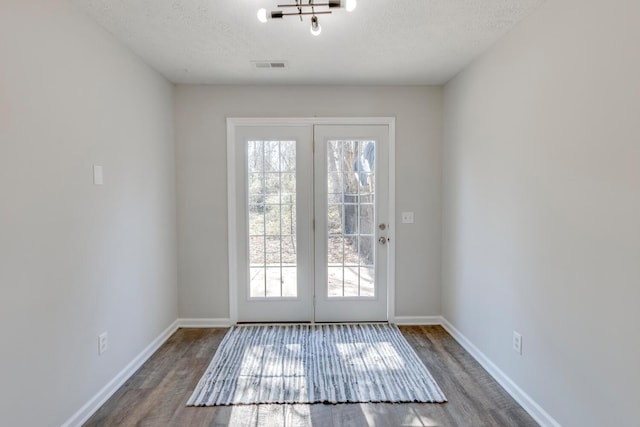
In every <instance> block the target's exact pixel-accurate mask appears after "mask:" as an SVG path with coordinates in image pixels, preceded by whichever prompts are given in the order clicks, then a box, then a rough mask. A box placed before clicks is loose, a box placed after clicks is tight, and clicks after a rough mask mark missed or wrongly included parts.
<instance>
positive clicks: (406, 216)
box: [402, 212, 413, 224]
mask: <svg viewBox="0 0 640 427" xmlns="http://www.w3.org/2000/svg"><path fill="white" fill-rule="evenodd" d="M402 223H403V224H413V212H402Z"/></svg>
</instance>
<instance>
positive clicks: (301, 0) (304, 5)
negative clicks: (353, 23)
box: [258, 0, 356, 36]
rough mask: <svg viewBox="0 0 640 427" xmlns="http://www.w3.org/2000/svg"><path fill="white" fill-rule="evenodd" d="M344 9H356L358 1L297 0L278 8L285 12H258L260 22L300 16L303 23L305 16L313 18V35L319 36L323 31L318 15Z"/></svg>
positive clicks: (262, 10) (261, 10)
mask: <svg viewBox="0 0 640 427" xmlns="http://www.w3.org/2000/svg"><path fill="white" fill-rule="evenodd" d="M341 7H344V8H345V9H347V12H351V11H352V10H353V9H355V8H356V0H324V1H323V0H320V1H318V2H316V1H314V0H295V3H292V4H279V5H278V8H281V9H284V10H273V11H271V12H269V13H267V9H265V8H262V9H260V10H258V20H259V21H260V22H267V20H269V19H282V18H284V17H285V16H298V17H299V18H300V21H303V19H302V17H303V16H305V15H306V16H311V34H313V35H314V36H317V35H319V34H320V32H321V31H322V27H321V26H320V23H319V22H318V15H328V14H330V13H331V9H338V8H341Z"/></svg>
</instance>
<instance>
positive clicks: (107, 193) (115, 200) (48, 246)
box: [0, 0, 177, 426]
mask: <svg viewBox="0 0 640 427" xmlns="http://www.w3.org/2000/svg"><path fill="white" fill-rule="evenodd" d="M0 40H1V42H0V206H1V207H0V324H2V327H3V329H2V330H3V333H2V338H1V344H0V347H1V350H0V379H1V380H0V425H3V426H59V425H61V424H62V423H63V422H64V421H65V420H67V419H69V417H71V416H72V415H73V414H74V413H75V412H76V411H77V410H78V409H80V407H81V406H82V405H83V404H85V403H86V402H87V401H88V400H89V399H90V398H91V397H92V396H94V395H95V394H96V393H97V392H98V391H99V390H100V389H101V388H102V387H103V386H104V385H105V384H106V383H107V382H108V381H109V380H111V379H112V378H113V377H114V376H115V375H116V374H117V373H118V372H119V371H120V370H122V369H123V368H124V366H125V365H126V364H127V363H129V362H130V361H132V359H133V358H134V357H135V356H136V355H138V354H139V353H140V351H141V350H142V349H144V348H145V347H146V346H147V345H148V344H149V343H151V341H152V340H153V339H154V338H156V337H157V336H158V335H159V334H160V333H161V332H162V331H163V330H164V329H165V328H167V327H168V326H169V325H170V324H171V323H172V322H173V321H174V320H175V319H176V318H177V283H176V282H177V271H176V270H177V261H176V246H177V242H176V215H175V210H176V208H175V155H174V151H175V147H174V144H173V124H172V120H173V115H172V109H173V93H172V86H171V85H170V84H169V83H168V82H167V81H166V80H165V79H163V78H162V77H160V76H159V75H158V74H157V73H156V72H154V71H152V70H150V69H149V68H148V67H147V66H145V65H143V64H142V63H141V62H140V61H139V60H138V59H137V58H136V57H134V56H133V55H132V54H130V53H129V52H128V51H127V50H125V49H124V48H122V47H120V45H118V44H117V43H115V42H114V41H113V40H112V39H111V37H110V36H108V35H107V34H106V33H104V32H103V31H102V30H100V29H99V27H98V26H97V25H96V24H95V23H93V22H91V21H89V20H88V19H86V18H85V17H84V16H83V15H81V14H80V13H78V12H77V11H76V10H75V8H74V7H73V6H70V5H69V3H68V2H66V1H63V0H54V1H52V0H28V1H24V0H13V1H12V0H3V1H2V2H0ZM94 163H97V164H101V165H103V166H104V174H105V184H104V185H103V186H101V187H99V186H93V185H92V165H93V164H94ZM102 331H108V333H109V341H110V343H109V344H110V349H109V350H108V352H107V353H105V354H104V355H103V356H102V357H98V354H97V339H98V334H99V333H101V332H102Z"/></svg>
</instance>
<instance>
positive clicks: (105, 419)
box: [85, 326, 538, 427]
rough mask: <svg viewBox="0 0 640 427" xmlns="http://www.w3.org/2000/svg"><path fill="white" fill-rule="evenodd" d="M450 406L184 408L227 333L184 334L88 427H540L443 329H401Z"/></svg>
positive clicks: (161, 351)
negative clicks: (229, 426)
mask: <svg viewBox="0 0 640 427" xmlns="http://www.w3.org/2000/svg"><path fill="white" fill-rule="evenodd" d="M400 330H401V331H402V334H403V335H404V336H405V338H406V339H407V341H408V342H409V344H411V346H412V347H413V348H414V350H415V351H416V353H417V354H418V355H419V356H420V358H421V359H422V361H423V362H424V363H425V365H426V366H427V368H428V369H429V371H430V372H431V373H432V375H433V376H434V378H435V379H436V381H437V382H438V384H439V385H440V388H441V389H442V391H443V392H444V393H445V395H446V396H447V399H448V402H447V403H443V404H437V403H436V404H434V403H396V404H392V403H388V404H387V403H366V404H339V405H324V404H315V405H244V406H222V407H203V408H193V407H186V406H185V402H186V401H187V399H188V398H189V396H191V393H192V391H193V389H194V388H195V386H196V384H197V382H198V380H199V379H200V377H201V376H202V374H203V373H204V371H205V369H206V368H207V366H208V365H209V362H210V361H211V358H212V357H213V354H214V352H215V350H216V348H218V345H219V344H220V341H221V340H222V337H223V336H224V334H225V332H226V329H223V328H216V329H179V330H178V331H176V333H175V334H173V335H172V336H171V337H170V338H169V340H167V342H166V343H165V344H164V345H163V346H162V347H161V348H160V349H159V350H158V351H157V352H156V353H155V354H154V355H153V356H152V357H151V358H150V359H149V360H148V361H147V362H146V363H145V364H144V365H143V366H142V367H141V368H140V369H139V370H138V372H136V374H135V375H133V376H132V377H131V378H130V379H129V380H128V381H127V382H126V383H125V384H124V385H123V386H122V387H121V388H120V389H119V390H118V391H117V392H116V393H115V394H114V395H113V396H112V397H111V398H110V399H109V400H108V401H107V402H106V403H105V404H104V405H103V406H102V407H101V408H100V409H99V410H98V411H97V412H96V413H95V414H94V415H93V416H92V417H91V418H90V419H89V420H88V421H87V423H85V426H154V427H155V426H172V427H173V426H176V427H182V426H194V427H200V426H203V427H209V426H211V427H213V426H228V425H231V426H247V427H249V426H252V427H253V426H255V427H269V426H274V427H275V426H277V427H284V426H315V427H331V426H335V427H341V426H443V427H444V426H447V427H449V426H452V427H453V426H457V427H467V426H473V427H476V426H513V427H528V426H537V425H538V424H536V422H535V421H534V420H533V419H532V418H531V417H530V416H529V415H528V414H527V413H526V412H525V411H524V409H522V408H521V407H520V406H519V405H518V404H517V403H516V402H515V401H514V400H513V399H512V398H511V397H510V396H509V395H508V394H507V393H506V392H505V391H504V389H502V387H500V385H499V384H498V383H497V382H496V381H495V380H493V378H492V377H491V376H490V375H489V374H488V373H487V372H486V371H485V370H484V369H483V368H482V367H481V366H480V365H479V364H478V363H477V362H476V361H475V360H474V359H473V358H472V357H471V356H470V355H469V354H468V353H467V352H466V351H465V350H464V349H463V348H462V347H461V346H460V345H459V344H458V343H457V342H456V341H455V340H454V339H453V338H452V337H451V336H450V335H449V334H448V333H447V332H446V331H445V330H444V329H443V328H442V327H440V326H401V327H400Z"/></svg>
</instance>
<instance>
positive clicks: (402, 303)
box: [176, 85, 442, 318]
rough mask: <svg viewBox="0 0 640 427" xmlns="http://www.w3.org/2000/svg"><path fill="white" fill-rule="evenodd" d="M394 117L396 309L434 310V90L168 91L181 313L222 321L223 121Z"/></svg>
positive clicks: (437, 140)
mask: <svg viewBox="0 0 640 427" xmlns="http://www.w3.org/2000/svg"><path fill="white" fill-rule="evenodd" d="M305 116H306V117H308V116H330V117H336V116H396V117H397V122H396V125H397V135H396V144H397V147H396V156H397V166H398V169H397V176H396V206H397V211H398V212H400V211H401V210H409V211H414V212H415V220H416V222H415V224H413V225H406V224H398V225H397V227H396V230H397V232H396V238H397V240H396V244H397V246H396V250H397V252H396V315H398V316H426V315H439V314H440V255H439V254H440V210H441V208H440V177H441V169H440V163H441V160H440V159H441V150H440V147H441V127H442V112H441V89H440V88H428V87H375V88H374V87H326V86H307V87H300V86H298V87H296V86H288V87H283V86H275V87H264V86H255V87H251V86H182V85H179V86H178V87H177V92H176V143H177V165H178V224H179V225H178V235H179V245H178V246H179V250H178V254H179V255H178V259H179V261H178V264H179V267H178V277H179V284H180V286H179V288H180V289H179V314H180V317H186V318H191V317H195V318H227V317H228V316H229V310H228V272H227V270H228V264H227V262H228V258H227V179H226V177H227V168H226V118H227V117H305Z"/></svg>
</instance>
